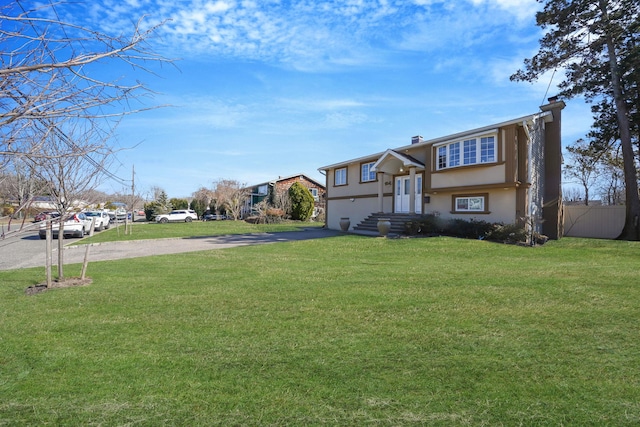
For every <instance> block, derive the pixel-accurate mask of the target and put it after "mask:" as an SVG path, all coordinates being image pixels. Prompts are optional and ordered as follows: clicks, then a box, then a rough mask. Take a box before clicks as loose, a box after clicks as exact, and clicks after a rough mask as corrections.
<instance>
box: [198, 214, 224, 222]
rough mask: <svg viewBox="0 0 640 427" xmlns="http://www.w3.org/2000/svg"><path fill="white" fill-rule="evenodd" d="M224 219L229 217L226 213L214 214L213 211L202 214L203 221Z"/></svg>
mask: <svg viewBox="0 0 640 427" xmlns="http://www.w3.org/2000/svg"><path fill="white" fill-rule="evenodd" d="M223 219H227V217H226V216H224V215H218V214H212V213H208V214H204V215H203V216H202V220H203V221H221V220H223Z"/></svg>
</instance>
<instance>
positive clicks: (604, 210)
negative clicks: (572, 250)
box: [564, 205, 625, 239]
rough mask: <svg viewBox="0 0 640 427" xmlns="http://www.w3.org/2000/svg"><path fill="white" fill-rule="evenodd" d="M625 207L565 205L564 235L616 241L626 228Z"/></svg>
mask: <svg viewBox="0 0 640 427" xmlns="http://www.w3.org/2000/svg"><path fill="white" fill-rule="evenodd" d="M624 219H625V207H624V206H584V205H564V235H565V236H569V237H591V238H596V239H615V238H616V237H618V236H619V235H620V232H621V231H622V228H623V227H624Z"/></svg>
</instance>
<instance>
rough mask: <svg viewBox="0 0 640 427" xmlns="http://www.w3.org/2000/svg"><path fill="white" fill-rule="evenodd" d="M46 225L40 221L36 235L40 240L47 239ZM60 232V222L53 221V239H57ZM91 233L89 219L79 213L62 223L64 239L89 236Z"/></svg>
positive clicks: (45, 222)
mask: <svg viewBox="0 0 640 427" xmlns="http://www.w3.org/2000/svg"><path fill="white" fill-rule="evenodd" d="M47 223H48V221H42V223H41V224H40V230H38V235H39V236H40V238H41V239H46V237H47ZM59 231H60V222H59V221H56V220H54V221H53V224H52V227H51V232H52V234H53V238H54V239H57V238H58V234H59ZM90 231H91V218H89V217H87V216H86V215H85V214H84V213H82V212H79V213H76V214H73V215H71V216H70V217H69V218H68V219H66V220H65V221H64V228H63V233H64V237H84V235H85V234H89V232H90Z"/></svg>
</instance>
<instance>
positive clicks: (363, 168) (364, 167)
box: [360, 162, 377, 182]
mask: <svg viewBox="0 0 640 427" xmlns="http://www.w3.org/2000/svg"><path fill="white" fill-rule="evenodd" d="M375 164H376V162H368V163H363V164H361V165H360V182H372V181H375V180H376V179H377V177H376V173H375V172H372V171H371V168H373V165H375Z"/></svg>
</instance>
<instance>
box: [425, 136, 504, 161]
mask: <svg viewBox="0 0 640 427" xmlns="http://www.w3.org/2000/svg"><path fill="white" fill-rule="evenodd" d="M497 139H498V138H497V133H491V134H482V135H472V136H469V137H466V138H464V139H461V140H456V141H451V142H447V143H443V144H440V145H438V146H436V170H445V169H452V168H457V167H461V166H470V165H477V164H489V163H497V161H498V160H497ZM468 153H473V157H469V156H467V155H466V154H468Z"/></svg>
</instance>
